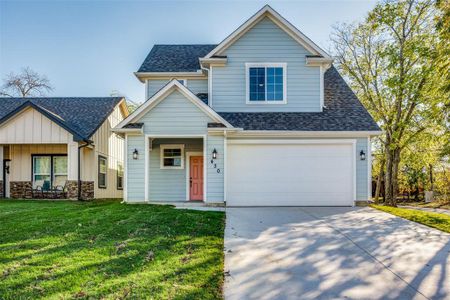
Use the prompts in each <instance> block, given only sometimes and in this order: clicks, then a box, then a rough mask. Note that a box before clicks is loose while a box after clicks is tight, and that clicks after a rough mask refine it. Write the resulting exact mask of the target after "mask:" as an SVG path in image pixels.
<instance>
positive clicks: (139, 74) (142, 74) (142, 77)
mask: <svg viewBox="0 0 450 300" xmlns="http://www.w3.org/2000/svg"><path fill="white" fill-rule="evenodd" d="M134 75H135V76H136V77H137V78H138V79H139V80H140V81H141V82H145V79H150V78H152V79H156V78H157V77H169V78H174V77H198V76H203V73H202V70H197V71H195V72H134Z"/></svg>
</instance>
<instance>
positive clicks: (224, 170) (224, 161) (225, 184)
mask: <svg viewBox="0 0 450 300" xmlns="http://www.w3.org/2000/svg"><path fill="white" fill-rule="evenodd" d="M227 147H228V142H227V136H226V132H225V136H224V137H223V171H222V173H223V201H224V202H225V203H227V173H226V172H227V170H228V166H227V164H228V161H227V157H228V156H227V155H228V154H227Z"/></svg>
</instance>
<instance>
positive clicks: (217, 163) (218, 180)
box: [206, 135, 225, 202]
mask: <svg viewBox="0 0 450 300" xmlns="http://www.w3.org/2000/svg"><path fill="white" fill-rule="evenodd" d="M214 149H216V150H217V153H218V154H217V159H216V160H214V162H213V163H211V159H212V152H213V150H214ZM206 153H207V155H208V157H207V162H208V166H207V168H206V172H207V176H208V185H207V194H208V198H207V201H208V202H223V201H224V172H225V170H224V161H225V160H224V137H223V136H216V135H209V136H208V141H207V152H206ZM217 170H219V171H220V172H219V173H218V172H217Z"/></svg>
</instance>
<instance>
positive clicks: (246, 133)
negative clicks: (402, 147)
mask: <svg viewBox="0 0 450 300" xmlns="http://www.w3.org/2000/svg"><path fill="white" fill-rule="evenodd" d="M381 133H382V131H281V130H243V131H236V132H233V131H230V132H228V133H227V135H228V136H229V137H270V138H273V137H352V138H354V137H369V136H376V135H380V134H381Z"/></svg>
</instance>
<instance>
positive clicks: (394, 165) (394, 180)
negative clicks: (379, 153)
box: [392, 147, 401, 206]
mask: <svg viewBox="0 0 450 300" xmlns="http://www.w3.org/2000/svg"><path fill="white" fill-rule="evenodd" d="M400 152H401V149H400V148H398V147H397V148H395V149H394V150H393V154H394V155H393V162H392V206H397V194H398V167H399V165H400Z"/></svg>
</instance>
